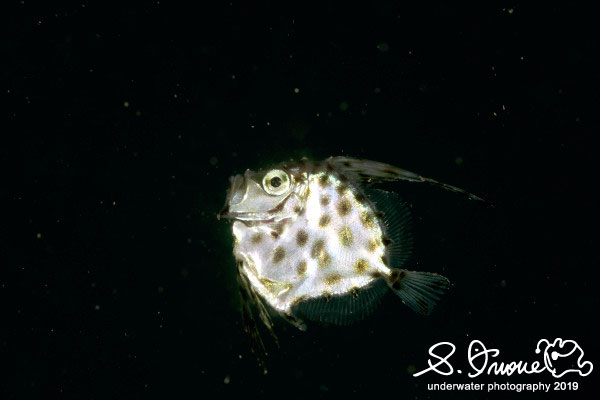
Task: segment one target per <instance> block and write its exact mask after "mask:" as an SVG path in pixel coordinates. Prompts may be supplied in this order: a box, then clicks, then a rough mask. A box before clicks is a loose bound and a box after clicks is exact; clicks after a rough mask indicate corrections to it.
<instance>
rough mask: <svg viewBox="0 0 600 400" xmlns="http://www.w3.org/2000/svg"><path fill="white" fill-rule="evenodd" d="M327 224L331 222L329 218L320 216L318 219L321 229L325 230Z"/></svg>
mask: <svg viewBox="0 0 600 400" xmlns="http://www.w3.org/2000/svg"><path fill="white" fill-rule="evenodd" d="M329 222H331V217H330V216H329V215H327V214H325V215H322V216H321V218H320V219H319V226H320V227H321V228H325V227H326V226H327V225H329Z"/></svg>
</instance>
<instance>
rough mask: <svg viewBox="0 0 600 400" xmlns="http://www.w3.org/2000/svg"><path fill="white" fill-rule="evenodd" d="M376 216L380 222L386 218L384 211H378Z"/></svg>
mask: <svg viewBox="0 0 600 400" xmlns="http://www.w3.org/2000/svg"><path fill="white" fill-rule="evenodd" d="M375 216H376V217H377V218H379V220H383V217H384V216H385V214H384V213H383V212H382V211H377V212H376V213H375Z"/></svg>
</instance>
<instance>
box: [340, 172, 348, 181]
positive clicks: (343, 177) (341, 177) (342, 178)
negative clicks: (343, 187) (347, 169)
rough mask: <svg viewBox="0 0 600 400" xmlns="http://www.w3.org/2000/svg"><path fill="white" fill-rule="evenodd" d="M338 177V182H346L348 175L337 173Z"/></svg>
mask: <svg viewBox="0 0 600 400" xmlns="http://www.w3.org/2000/svg"><path fill="white" fill-rule="evenodd" d="M338 179H339V180H340V182H348V177H347V176H346V175H344V174H339V175H338Z"/></svg>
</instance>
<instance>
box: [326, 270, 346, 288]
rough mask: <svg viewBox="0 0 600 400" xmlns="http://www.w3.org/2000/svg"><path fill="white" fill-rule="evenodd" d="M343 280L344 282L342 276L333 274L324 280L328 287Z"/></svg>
mask: <svg viewBox="0 0 600 400" xmlns="http://www.w3.org/2000/svg"><path fill="white" fill-rule="evenodd" d="M341 280H342V276H341V275H340V274H336V273H333V274H329V275H327V276H326V277H325V279H324V280H323V282H324V283H325V284H326V285H328V286H332V285H335V284H336V283H338V282H339V281H341Z"/></svg>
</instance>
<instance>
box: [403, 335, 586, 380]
mask: <svg viewBox="0 0 600 400" xmlns="http://www.w3.org/2000/svg"><path fill="white" fill-rule="evenodd" d="M443 348H445V349H446V351H445V355H439V352H440V351H443ZM438 349H440V350H438ZM455 351H456V346H455V345H454V344H452V343H450V342H440V343H437V344H434V345H433V346H431V347H430V348H429V355H430V356H431V357H433V358H434V359H436V360H438V361H437V362H436V363H435V364H434V363H433V362H432V361H431V358H430V359H428V360H427V363H428V364H429V368H427V369H424V370H423V371H419V372H417V373H414V374H413V376H415V377H416V376H421V375H423V374H424V373H426V372H429V371H434V372H437V373H438V374H441V375H452V374H453V373H454V368H453V367H452V364H450V362H449V361H448V359H449V358H450V357H451V356H452V355H453V354H454V352H455ZM542 352H543V362H540V361H534V362H532V363H527V362H525V361H511V362H498V361H493V362H491V363H490V359H491V358H496V357H498V355H499V354H500V350H498V349H487V348H486V347H485V345H484V344H483V342H481V341H479V340H473V341H471V344H469V350H468V353H467V360H468V361H469V366H470V367H471V369H472V370H473V372H470V373H469V374H468V376H469V378H475V377H477V376H479V375H481V374H483V373H484V372H487V374H488V375H508V376H510V375H512V374H514V373H517V374H527V375H528V374H539V373H541V372H544V371H548V372H550V373H551V374H552V376H553V377H555V378H560V377H562V376H563V375H565V374H566V373H569V372H577V373H579V375H580V376H588V375H589V374H590V373H591V372H592V370H593V369H594V365H593V364H592V363H591V362H590V361H583V349H582V348H581V347H580V346H579V345H578V344H577V342H575V341H574V340H568V339H567V340H563V339H560V338H557V339H554V341H553V342H550V341H549V340H547V339H540V340H539V341H538V343H537V346H536V348H535V353H536V354H540V353H542ZM442 354H444V353H442ZM566 357H572V359H571V360H570V361H571V364H570V367H574V366H575V365H576V368H570V369H563V370H562V371H561V370H559V368H558V367H557V366H555V365H554V364H556V363H555V362H556V361H557V360H559V359H562V358H566ZM575 358H577V360H576V364H575V360H574V359H575ZM456 371H457V372H458V373H459V374H460V373H462V371H461V370H456Z"/></svg>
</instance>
